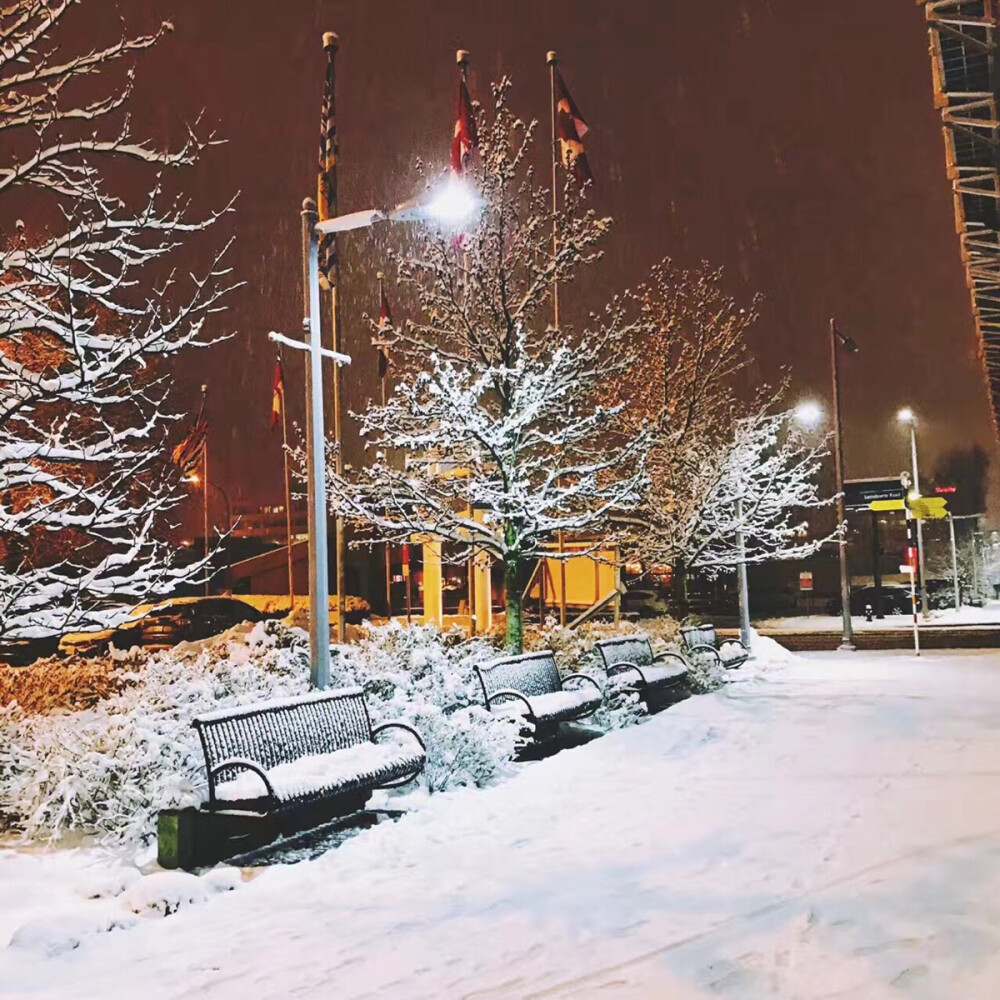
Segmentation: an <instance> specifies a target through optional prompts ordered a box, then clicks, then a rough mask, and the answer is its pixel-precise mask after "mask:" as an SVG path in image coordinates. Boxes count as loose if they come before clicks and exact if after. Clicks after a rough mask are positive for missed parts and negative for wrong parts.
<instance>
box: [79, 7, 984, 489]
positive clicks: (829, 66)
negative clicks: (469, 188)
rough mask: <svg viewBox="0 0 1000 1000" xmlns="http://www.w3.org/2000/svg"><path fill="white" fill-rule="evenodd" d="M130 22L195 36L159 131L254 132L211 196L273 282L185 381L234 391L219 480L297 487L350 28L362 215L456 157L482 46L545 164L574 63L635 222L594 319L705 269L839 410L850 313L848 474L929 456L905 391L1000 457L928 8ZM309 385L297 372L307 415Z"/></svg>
mask: <svg viewBox="0 0 1000 1000" xmlns="http://www.w3.org/2000/svg"><path fill="white" fill-rule="evenodd" d="M140 6H141V10H140V9H139V7H140ZM84 10H85V12H84V14H83V18H84V23H83V27H82V28H81V29H78V30H82V31H84V32H85V33H86V35H87V37H90V35H91V34H92V33H93V34H94V35H95V37H96V36H97V35H98V34H101V33H103V32H101V31H100V29H102V28H106V29H107V33H108V37H110V36H111V35H113V34H114V33H115V32H116V31H117V23H118V20H117V19H118V17H119V11H118V8H117V7H116V5H115V4H114V3H112V2H110V0H94V2H93V3H88V4H87V5H85V9H84ZM122 10H123V11H124V13H125V16H126V22H127V24H128V25H129V27H130V28H132V29H135V30H139V29H146V28H149V27H151V26H153V25H155V24H156V23H158V22H159V21H160V20H161V19H164V18H168V19H170V20H171V21H173V23H174V25H175V28H176V30H175V32H174V34H173V35H172V36H170V37H169V38H167V39H166V40H165V41H164V42H163V43H162V44H161V45H160V46H159V47H158V49H157V51H156V52H154V53H153V54H151V55H147V56H146V57H145V58H140V60H139V63H138V70H139V76H138V86H137V90H136V97H135V100H134V102H133V114H134V116H135V121H136V123H137V124H138V125H140V126H141V128H140V131H143V130H145V131H147V132H148V133H149V134H150V135H152V136H154V137H157V138H160V139H164V138H167V137H169V136H173V137H174V138H175V139H176V138H179V137H180V135H181V134H182V133H181V130H182V127H183V124H184V122H185V121H188V120H191V119H193V118H194V117H195V116H196V115H197V114H198V112H199V111H200V110H202V109H204V114H205V117H204V121H205V123H206V124H208V125H210V126H211V127H214V128H216V129H217V130H218V133H219V135H220V136H221V137H224V138H225V139H227V140H228V142H227V144H226V145H224V146H220V147H217V148H214V149H212V150H210V151H209V152H208V153H207V154H206V156H205V159H204V161H203V162H202V164H201V165H200V166H199V167H198V168H196V170H195V171H192V172H191V173H190V176H189V178H188V179H187V183H188V189H189V190H190V192H191V194H192V195H193V197H194V200H195V204H196V205H200V206H203V207H204V206H209V205H214V206H219V205H221V204H223V203H224V202H225V201H226V200H227V199H228V198H229V197H230V196H231V195H232V194H233V193H235V192H237V191H238V192H239V199H238V201H237V205H236V211H235V214H234V215H233V216H231V217H230V219H229V220H228V221H227V222H225V223H223V225H222V228H221V229H220V231H219V236H218V239H219V240H221V239H222V238H223V236H224V235H226V234H227V233H231V234H232V235H234V236H235V239H236V242H235V245H234V248H233V252H232V256H231V264H232V266H233V267H234V269H235V271H236V275H237V277H239V278H240V279H242V280H244V281H246V283H247V284H246V286H245V287H244V288H242V289H241V290H240V291H238V292H237V293H235V294H234V295H233V296H232V299H231V309H230V310H229V312H228V313H226V314H224V315H222V316H220V317H216V319H215V321H214V322H215V327H214V329H215V331H216V332H223V331H236V335H235V337H234V338H233V339H232V340H230V341H229V342H228V343H226V344H224V345H221V346H218V347H215V348H212V349H211V350H210V351H209V352H208V353H207V354H204V353H195V354H194V355H193V356H192V355H189V356H188V357H186V358H183V359H181V360H179V361H178V362H177V364H176V369H175V370H176V373H177V379H178V388H179V394H180V395H179V399H180V400H181V401H193V400H194V399H195V398H196V397H197V390H198V386H199V385H200V384H201V382H202V381H205V380H207V381H208V383H209V385H210V387H211V388H210V417H211V422H212V434H211V448H212V453H211V454H212V463H213V469H214V472H213V475H212V478H213V479H216V480H217V481H218V482H219V483H220V484H221V485H222V486H224V487H225V488H226V489H227V490H228V491H229V493H230V495H231V496H232V497H233V498H234V500H235V499H237V498H242V499H244V500H250V501H253V502H267V501H273V500H278V499H280V496H281V472H280V469H281V458H280V450H279V441H278V436H277V435H272V434H271V433H270V431H269V416H270V383H271V378H272V372H273V349H272V346H271V345H270V344H269V343H268V342H267V339H266V334H267V331H268V330H270V329H279V330H284V331H286V332H289V333H295V332H297V331H298V329H299V324H300V321H301V315H302V309H301V304H300V303H301V285H300V275H299V269H300V235H299V233H300V230H299V214H298V213H299V206H300V204H301V201H302V198H303V197H305V196H307V195H312V194H314V191H315V156H316V144H317V127H318V116H319V104H320V98H321V89H322V75H323V58H324V57H323V53H322V49H321V41H320V39H321V34H322V32H323V31H324V30H333V31H336V32H338V33H339V34H340V36H341V53H340V56H339V60H338V112H339V114H338V117H339V124H340V144H341V172H340V209H341V211H352V210H356V209H361V208H367V207H371V206H372V205H376V204H385V203H389V202H395V201H399V200H402V199H404V198H406V197H408V196H410V195H411V194H413V193H414V186H415V184H416V181H415V177H414V170H413V160H414V158H415V157H417V156H420V157H424V158H425V159H426V160H428V161H429V162H432V163H440V164H444V163H445V162H446V158H447V155H448V150H449V143H450V136H451V129H452V124H453V120H454V79H455V68H454V58H455V55H454V54H455V50H456V48H467V49H469V50H470V52H471V54H472V74H471V88H472V91H473V95H474V96H478V97H480V98H482V99H485V98H486V96H487V87H488V84H489V82H490V81H491V80H493V79H496V78H497V77H498V76H500V75H501V74H503V73H506V74H509V75H510V76H511V77H512V79H513V83H514V91H513V97H512V102H511V103H512V105H513V107H514V108H515V110H516V111H517V112H518V113H519V114H521V115H522V116H523V117H532V116H534V117H538V118H540V119H541V122H542V130H541V132H540V138H541V139H542V142H541V143H540V149H541V156H542V157H543V158H544V156H545V154H546V149H545V143H546V142H547V136H548V118H547V116H548V113H549V112H548V77H547V70H546V67H545V65H544V60H545V52H546V50H547V49H549V48H554V49H556V50H558V52H559V54H560V57H561V59H562V68H563V72H564V75H565V78H566V80H567V83H568V85H569V87H570V88H571V90H572V92H573V95H574V97H575V98H576V100H577V102H578V104H579V105H580V108H581V110H582V111H583V113H584V114H585V115H586V117H587V118H588V120H589V122H590V124H591V131H590V133H589V134H588V136H587V150H588V155H589V158H590V162H591V164H592V166H593V168H594V173H595V178H596V190H595V192H594V194H593V200H594V203H595V205H596V206H597V208H598V209H599V210H600V211H602V212H604V213H607V214H609V215H611V216H613V217H614V219H615V227H614V230H613V232H612V235H611V236H610V238H609V240H608V241H607V244H606V251H607V256H606V259H605V260H604V261H603V262H602V264H601V265H600V267H599V269H598V271H597V272H596V274H595V276H594V278H592V279H588V290H589V291H584V290H581V291H580V292H579V293H578V294H579V296H580V300H579V302H578V303H577V305H578V307H580V308H582V307H583V305H589V306H595V305H598V304H600V302H601V301H602V300H603V299H604V298H606V297H608V296H610V295H611V294H612V293H613V292H614V291H615V290H618V289H621V288H623V287H625V286H628V285H630V284H635V283H637V282H638V281H640V280H641V279H642V278H643V276H644V273H645V271H646V269H647V268H648V267H649V265H650V264H652V263H653V262H654V261H656V260H657V259H659V258H660V257H662V256H664V255H670V256H672V257H674V258H675V259H676V260H678V261H679V262H681V263H683V264H694V263H697V262H698V261H699V260H700V259H701V258H707V259H708V260H710V261H712V262H713V263H716V264H721V265H723V266H724V267H725V268H726V270H727V273H728V280H729V283H730V285H731V288H732V291H733V292H734V294H736V295H737V296H738V297H740V298H745V299H749V297H750V296H751V294H752V293H753V292H754V291H759V292H761V293H763V295H764V296H765V303H764V306H763V312H762V316H761V320H760V323H759V325H758V327H757V329H756V332H755V335H754V339H753V342H752V344H751V349H752V350H753V352H754V353H755V355H756V356H757V359H758V363H757V365H756V366H755V368H754V370H753V378H754V379H757V380H761V381H774V380H776V379H777V378H779V377H780V367H781V366H782V365H787V366H790V367H791V369H792V383H793V390H792V400H793V401H794V400H795V399H797V398H799V397H800V396H806V395H809V396H815V397H817V398H822V399H823V401H824V402H828V400H829V376H828V365H829V354H828V340H827V323H828V320H829V317H830V316H831V315H832V314H833V315H836V316H837V317H838V321H839V323H840V325H841V326H842V327H843V329H844V330H846V331H847V332H849V333H850V334H851V336H853V337H854V339H855V340H856V341H857V342H858V343H859V344H860V345H861V353H860V354H858V355H855V356H852V357H847V358H845V359H844V364H843V396H844V410H845V455H846V466H847V475H848V476H849V477H859V476H876V475H885V474H890V475H891V474H893V473H898V471H899V470H900V469H902V468H904V467H905V465H906V464H907V450H906V444H907V439H906V437H905V436H904V434H903V433H902V431H901V430H900V429H899V428H898V426H897V425H896V423H895V421H894V419H893V415H894V413H895V411H896V409H897V408H898V407H899V406H900V405H902V404H908V405H911V406H913V408H914V409H915V410H916V411H917V413H918V414H919V416H920V418H921V419H922V422H923V426H922V428H921V446H922V449H923V455H922V462H923V464H924V466H925V467H926V468H928V469H929V468H930V467H931V466H932V465H933V461H934V458H935V455H936V454H937V453H938V452H939V451H941V450H942V449H946V448H950V447H954V446H966V445H969V444H972V443H973V442H979V443H980V444H982V445H983V446H985V447H986V448H987V449H988V451H989V453H990V455H991V458H993V456H994V455H995V443H994V436H993V431H992V423H991V416H990V412H989V406H988V401H987V394H986V389H985V383H984V378H983V375H982V372H981V368H980V363H979V360H978V357H977V347H976V338H975V331H974V326H973V320H972V315H971V310H970V302H969V296H968V293H967V291H966V288H965V284H964V275H963V270H962V267H961V264H960V261H959V254H958V238H957V236H956V233H955V224H954V216H953V211H952V201H951V194H950V191H949V187H948V183H947V180H946V177H945V165H944V151H943V146H942V139H941V127H940V119H939V116H938V113H937V112H936V111H935V109H934V108H933V105H932V99H931V71H930V62H929V59H928V55H927V33H926V28H925V25H924V19H923V12H922V10H921V8H919V7H918V6H917V5H916V4H914V3H913V2H912V0H879V2H877V3H873V2H872V0H840V2H839V3H837V4H821V3H803V2H802V0H714V2H712V3H700V4H693V3H690V2H680V0H628V2H626V3H620V4H609V3H607V2H605V0H531V2H524V0H522V2H516V0H507V2H504V3H499V2H487V0H478V2H477V0H408V2H402V0H363V2H362V0H353V2H330V0H326V2H322V0H295V2H294V3H286V4H276V3H274V2H273V0H268V2H263V0H242V2H240V3H239V4H233V3H229V2H223V0H144V2H143V3H142V4H141V5H138V4H128V5H123V6H122ZM88 15H89V16H88ZM80 17H81V15H80V14H77V15H76V18H77V20H76V21H69V22H67V25H68V27H70V28H72V26H74V25H77V24H79V18H80ZM102 19H105V20H106V23H102ZM67 40H68V39H67ZM348 239H349V240H350V239H352V238H351V237H349V238H348ZM342 252H343V256H344V259H345V274H344V283H345V299H346V303H345V305H346V309H345V337H346V343H345V349H346V350H347V351H348V353H351V354H353V355H355V370H354V371H353V372H352V373H351V374H350V375H349V377H348V390H347V402H348V405H350V406H353V407H354V408H358V407H359V406H360V405H361V404H362V402H363V399H364V397H365V396H366V395H371V394H374V393H375V391H376V382H375V377H374V368H375V360H374V354H373V352H372V349H371V348H370V346H369V340H370V333H369V332H368V330H367V328H366V327H365V326H364V325H363V323H362V321H361V317H360V313H361V311H362V310H363V309H368V310H369V311H377V305H376V302H375V297H376V292H375V287H374V275H373V272H374V270H375V268H376V266H377V264H378V260H379V257H378V253H377V247H375V246H373V244H372V241H371V240H367V241H366V240H365V239H355V240H354V242H348V243H345V244H344V245H343V251H342ZM390 294H391V289H390ZM564 294H571V293H564ZM595 294H597V296H598V297H597V298H596V299H594V300H593V301H590V300H589V299H588V298H587V296H588V295H595ZM301 372H302V367H301V363H300V362H299V361H298V360H293V359H288V360H287V375H288V394H289V400H290V412H291V414H292V415H293V416H298V415H299V414H300V412H301V408H300V406H299V405H298V404H299V403H300V399H301V390H300V387H301ZM995 502H996V498H995V497H994V503H995Z"/></svg>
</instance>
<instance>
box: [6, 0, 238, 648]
mask: <svg viewBox="0 0 1000 1000" xmlns="http://www.w3.org/2000/svg"><path fill="white" fill-rule="evenodd" d="M82 6H84V5H83V3H82V0H14V2H13V3H12V4H10V5H8V6H6V7H3V8H2V9H0V136H2V140H3V144H2V149H3V153H2V158H0V204H3V205H4V206H5V210H4V211H3V214H2V215H0V227H2V228H0V636H2V637H5V638H19V637H31V636H40V635H49V634H55V633H58V632H60V631H64V630H66V629H68V628H93V627H100V626H102V625H104V624H106V623H108V622H109V621H111V620H112V619H114V618H115V617H116V616H120V614H121V611H120V609H121V607H122V606H127V605H129V604H131V603H134V601H135V600H137V599H141V598H145V597H147V596H149V595H150V594H154V593H157V592H162V591H163V590H164V589H166V588H169V587H171V586H173V585H174V583H175V582H176V581H177V580H178V579H180V578H183V577H184V576H185V575H187V574H189V573H190V570H185V569H183V568H180V567H175V566H173V565H172V561H171V551H170V547H168V546H167V545H166V544H165V543H164V541H163V540H162V537H161V534H160V532H161V530H162V528H163V524H164V522H163V518H164V516H165V515H166V514H167V513H168V512H169V511H170V510H171V509H172V508H173V507H174V506H175V505H176V504H177V503H178V502H179V500H180V499H181V497H182V495H183V494H182V493H181V490H180V485H179V475H178V473H177V470H175V469H172V468H171V467H170V465H169V462H168V461H166V460H165V458H164V455H165V453H164V438H165V435H166V433H167V431H168V430H169V429H170V427H171V426H172V424H174V423H175V420H174V417H173V416H172V415H171V414H170V413H169V411H168V410H167V408H166V396H167V391H168V387H169V375H168V374H167V373H166V372H164V371H163V370H162V369H161V368H160V367H158V364H157V362H158V361H159V360H160V359H162V358H165V357H168V356H170V355H172V354H174V353H176V352H177V351H179V350H181V349H182V348H185V347H188V346H195V345H201V344H204V343H206V341H207V339H209V338H207V337H206V335H205V333H204V329H203V325H204V323H205V320H206V319H207V317H209V316H210V315H211V314H212V313H213V312H216V311H218V310H220V309H221V308H223V306H222V305H221V303H220V298H221V296H222V295H223V294H224V293H225V291H226V290H227V279H226V273H227V272H226V271H225V270H224V269H223V268H222V266H221V264H220V258H221V254H218V255H212V258H211V262H210V263H208V264H206V265H205V266H204V267H203V268H202V270H201V273H200V276H194V275H191V276H190V277H188V278H181V277H179V276H178V275H177V274H176V273H175V272H174V271H173V270H172V266H171V263H170V260H171V258H172V256H173V252H174V251H175V250H176V249H177V248H178V247H179V246H180V245H181V244H183V243H184V241H185V239H186V238H187V237H188V236H189V235H191V234H195V233H198V232H199V231H201V230H204V229H206V228H207V227H209V226H210V225H211V224H212V223H213V222H214V221H216V219H217V218H218V214H217V213H215V214H209V215H207V216H202V217H200V218H188V217H187V215H186V211H185V209H186V206H185V205H184V203H183V202H182V201H181V200H179V198H178V197H177V196H176V195H174V194H171V193H170V191H169V190H168V186H167V184H166V182H165V174H164V171H165V168H168V167H169V168H176V167H185V166H189V165H191V164H193V163H195V162H196V160H197V159H198V156H199V154H200V152H201V151H202V150H203V149H204V148H205V147H206V145H208V144H209V143H210V142H211V137H199V136H198V135H196V134H195V132H193V131H192V132H190V133H189V134H188V137H187V139H186V141H184V142H183V144H181V145H180V147H179V148H176V149H173V150H165V149H162V148H159V147H158V146H156V145H155V144H154V143H152V142H150V141H148V140H145V139H142V138H139V137H137V136H136V135H135V133H134V131H133V127H132V124H131V121H130V119H129V117H128V115H127V113H126V111H125V108H126V105H127V102H128V99H129V97H130V95H131V93H132V85H133V69H132V68H131V66H130V65H129V64H130V62H131V59H132V57H133V56H134V55H136V54H137V53H139V52H141V51H143V50H145V49H148V48H150V47H151V46H152V45H154V44H155V43H156V42H157V41H158V40H159V39H160V38H161V37H162V36H163V34H164V33H165V32H168V31H169V30H170V25H169V24H164V25H162V26H161V27H160V28H159V29H158V30H157V31H156V32H154V33H153V34H149V35H138V36H132V37H130V36H127V35H123V36H122V37H121V38H119V39H118V40H115V41H112V42H111V43H110V44H107V45H98V46H97V47H94V48H86V47H83V48H76V49H74V46H73V38H74V35H73V34H72V33H71V32H72V31H73V29H74V28H76V30H77V31H79V29H80V27H81V25H82V24H85V22H83V21H82V17H84V16H85V15H84V14H82V13H80V12H77V11H76V8H79V7H82ZM74 21H75V23H74ZM77 37H80V36H79V35H78V36H77ZM67 44H68V46H69V48H68V49H66V48H64V47H63V46H65V45H67ZM117 66H121V68H122V72H121V74H120V76H119V77H118V79H117V82H110V81H108V80H107V77H108V76H109V74H112V75H113V70H114V69H115V68H116V67H117ZM112 189H115V190H112ZM137 191H138V192H141V191H146V192H147V193H146V194H144V195H140V196H139V197H133V193H134V192H137Z"/></svg>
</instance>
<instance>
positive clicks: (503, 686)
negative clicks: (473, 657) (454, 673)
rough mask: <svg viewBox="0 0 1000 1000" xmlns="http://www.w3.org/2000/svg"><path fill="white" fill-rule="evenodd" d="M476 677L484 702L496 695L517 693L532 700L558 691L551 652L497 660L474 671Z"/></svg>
mask: <svg viewBox="0 0 1000 1000" xmlns="http://www.w3.org/2000/svg"><path fill="white" fill-rule="evenodd" d="M476 673H478V674H479V680H480V682H481V683H482V685H483V695H484V696H485V697H486V698H487V699H489V698H492V697H493V695H494V694H496V692H497V691H520V693H521V694H523V695H525V696H527V697H528V698H532V697H534V696H535V695H539V694H551V693H552V692H553V691H561V690H562V684H561V683H560V681H559V670H558V668H557V667H556V660H555V657H554V656H553V655H552V650H551V649H545V650H542V651H541V652H539V653H519V654H518V655H517V656H501V657H500V658H499V659H497V660H493V661H492V662H490V663H488V664H486V666H485V667H476Z"/></svg>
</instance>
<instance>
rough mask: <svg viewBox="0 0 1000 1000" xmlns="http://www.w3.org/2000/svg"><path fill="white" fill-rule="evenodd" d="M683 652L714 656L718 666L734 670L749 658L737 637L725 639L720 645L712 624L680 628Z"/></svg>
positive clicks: (748, 651)
mask: <svg viewBox="0 0 1000 1000" xmlns="http://www.w3.org/2000/svg"><path fill="white" fill-rule="evenodd" d="M681 642H682V644H683V646H684V652H685V653H689V654H699V653H705V654H708V655H709V656H712V657H714V658H715V662H716V663H718V664H719V666H720V667H725V668H726V669H727V670H735V669H736V668H737V667H739V666H742V665H743V664H744V663H746V661H747V660H749V659H750V650H749V649H747V648H746V646H744V645H743V643H742V642H741V641H740V640H739V639H727V640H726V641H725V642H723V643H722V644H721V645H720V644H719V640H718V636H716V634H715V626H714V625H692V626H690V627H689V628H682V629H681Z"/></svg>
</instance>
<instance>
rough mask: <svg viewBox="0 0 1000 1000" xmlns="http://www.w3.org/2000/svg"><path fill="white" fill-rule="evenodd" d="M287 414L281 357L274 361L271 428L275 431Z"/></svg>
mask: <svg viewBox="0 0 1000 1000" xmlns="http://www.w3.org/2000/svg"><path fill="white" fill-rule="evenodd" d="M284 415H285V369H284V368H283V367H282V365H281V358H278V360H277V361H275V363H274V385H273V387H272V388H271V430H272V431H273V430H274V428H275V427H277V426H278V424H280V423H281V418H282V417H283V416H284Z"/></svg>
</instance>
